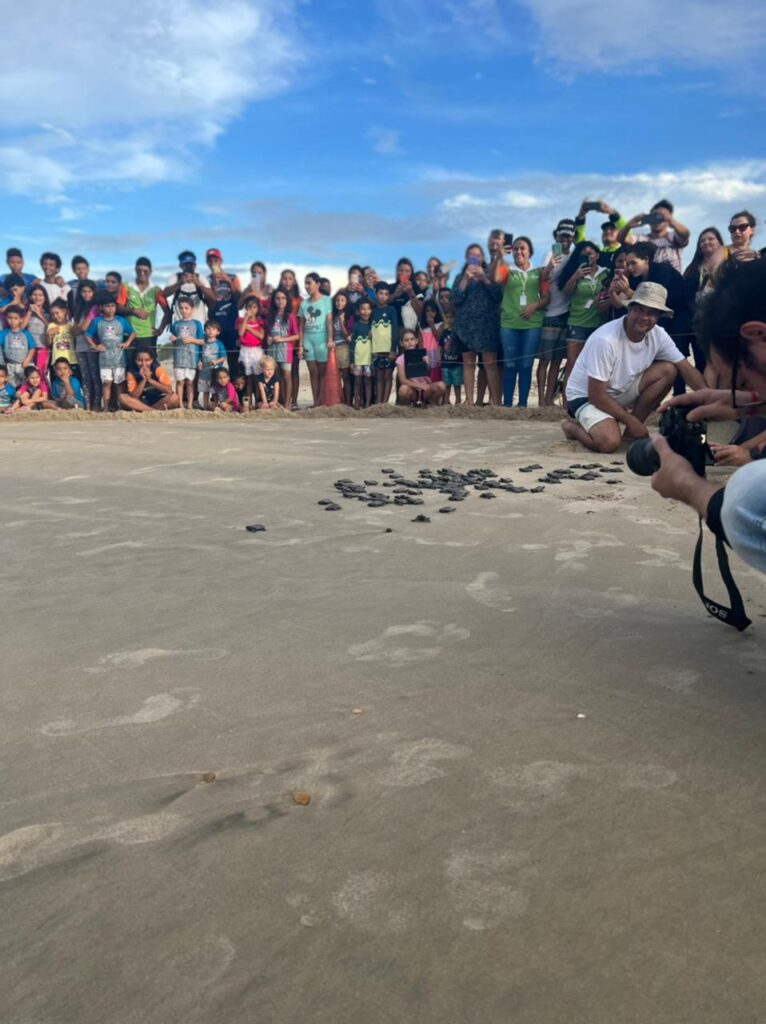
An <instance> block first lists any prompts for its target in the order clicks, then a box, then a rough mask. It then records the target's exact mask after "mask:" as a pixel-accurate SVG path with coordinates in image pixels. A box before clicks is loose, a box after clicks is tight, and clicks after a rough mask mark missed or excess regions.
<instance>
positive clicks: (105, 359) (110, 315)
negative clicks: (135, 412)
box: [85, 293, 136, 411]
mask: <svg viewBox="0 0 766 1024" xmlns="http://www.w3.org/2000/svg"><path fill="white" fill-rule="evenodd" d="M100 305H101V316H97V317H96V319H95V320H94V321H93V323H92V324H91V325H90V327H89V328H88V329H87V330H86V332H85V333H86V334H87V335H88V337H89V338H91V339H92V340H93V341H95V342H96V351H97V352H98V353H99V357H98V371H99V376H100V377H101V384H102V386H103V394H104V410H105V411H107V410H108V409H109V402H110V400H111V397H112V384H114V385H115V389H116V392H117V396H118V398H119V395H120V392H121V391H122V384H123V381H124V380H125V367H126V364H127V360H126V358H125V350H126V349H128V348H130V346H131V345H132V344H133V340H134V339H135V337H136V336H135V334H134V333H133V331H132V330H131V327H130V324H129V323H128V321H127V320H126V319H125V318H124V317H122V316H117V300H116V298H115V297H114V296H113V295H111V294H109V293H106V294H104V295H103V296H102V301H101V304H100Z"/></svg>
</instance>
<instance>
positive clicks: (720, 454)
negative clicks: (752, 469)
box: [710, 444, 753, 466]
mask: <svg viewBox="0 0 766 1024" xmlns="http://www.w3.org/2000/svg"><path fill="white" fill-rule="evenodd" d="M710 450H711V451H712V453H713V458H714V459H715V464H716V466H746V465H747V464H748V462H752V461H753V460H752V456H751V455H750V449H749V448H745V446H744V445H742V444H711V445H710Z"/></svg>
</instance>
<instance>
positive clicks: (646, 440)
mask: <svg viewBox="0 0 766 1024" xmlns="http://www.w3.org/2000/svg"><path fill="white" fill-rule="evenodd" d="M625 461H626V462H627V464H628V469H630V470H632V471H633V472H634V473H635V474H636V475H637V476H651V475H652V474H653V473H656V472H657V470H658V469H659V468H660V457H659V455H658V454H657V449H656V448H655V447H654V443H653V441H652V439H651V437H639V439H638V440H637V441H634V442H633V443H632V444H631V445H630V447H629V448H628V451H627V453H626V455H625Z"/></svg>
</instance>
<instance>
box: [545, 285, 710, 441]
mask: <svg viewBox="0 0 766 1024" xmlns="http://www.w3.org/2000/svg"><path fill="white" fill-rule="evenodd" d="M667 298H668V293H667V291H666V290H665V289H664V288H663V287H662V285H659V284H655V283H653V282H651V281H643V282H642V283H641V284H640V285H639V286H638V288H636V290H635V291H634V292H633V295H632V297H631V299H630V302H629V303H628V312H627V313H626V315H625V316H624V317H622V318H621V319H619V320H612V321H611V322H610V323H606V324H604V325H603V327H599V328H598V330H596V331H594V332H593V334H591V336H590V337H589V338H588V340H587V341H586V343H585V348H584V349H583V350H582V353H581V354H580V357H579V359H578V360H577V362H576V363H575V365H574V368H573V370H572V373H571V375H570V377H569V383H568V385H567V401H568V405H567V411H568V412H569V415H570V417H571V419H567V420H564V421H563V422H562V424H561V427H562V430H563V431H564V433H565V434H566V436H567V437H568V438H571V439H572V440H576V441H580V443H581V444H583V445H585V447H586V448H590V449H591V451H595V452H615V451H617V449H618V448H619V447H620V444H621V443H622V440H623V438H624V439H625V440H633V439H635V438H637V437H647V436H648V434H649V431H648V430H647V429H646V426H645V425H644V421H645V420H646V418H647V416H648V415H649V414H650V413H651V412H653V411H654V410H655V409H656V408H657V406H658V405H659V404H660V402H661V401H662V399H663V398H664V397H665V395H666V394H667V393H668V390H669V389H670V388H671V387H672V385H673V381H674V380H675V379H676V375H677V374H678V373H680V374H681V376H682V377H683V379H684V380H685V381H686V383H687V384H688V385H689V387H690V388H691V389H692V390H693V391H697V390H698V389H699V388H703V387H704V386H705V382H704V380H703V379H702V375H701V374H700V373H699V371H698V370H696V369H695V368H694V367H693V366H692V364H691V363H690V362H689V360H688V359H685V358H684V356H683V355H682V354H681V352H679V350H678V349H677V348H676V346H675V345H674V344H673V339H672V338H671V337H670V335H669V334H668V333H667V331H665V330H663V328H662V327H658V326H657V321H658V320H659V318H660V317H661V316H663V315H665V316H668V315H670V316H672V315H673V311H672V310H671V309H669V308H668V307H667V305H666V302H667ZM620 424H623V425H624V427H625V432H624V434H623V435H621V434H620Z"/></svg>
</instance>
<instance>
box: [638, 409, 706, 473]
mask: <svg viewBox="0 0 766 1024" xmlns="http://www.w3.org/2000/svg"><path fill="white" fill-rule="evenodd" d="M687 411H688V410H687V409H685V408H684V407H683V406H680V405H672V406H671V407H670V408H669V409H666V410H665V412H664V413H663V414H662V416H660V434H661V435H662V436H663V437H664V438H665V440H666V441H667V442H668V444H669V445H670V447H671V448H672V449H673V451H674V452H676V454H678V455H681V456H683V458H685V459H686V461H687V462H688V463H690V465H691V467H692V469H693V470H694V472H695V473H697V475H698V476H703V477H704V475H705V465H706V463H707V455H708V446H707V444H706V442H705V427H704V424H702V423H690V422H689V421H688V419H687V418H686V417H687ZM625 461H626V462H627V464H628V468H629V469H631V470H632V471H633V472H634V473H636V474H637V475H638V476H651V475H652V474H653V473H656V472H657V470H658V469H659V468H660V457H659V455H658V454H657V449H656V448H655V447H654V443H653V441H652V439H651V438H650V437H640V438H639V439H638V440H637V441H634V442H633V443H632V444H631V445H630V447H629V448H628V451H627V453H626V455H625Z"/></svg>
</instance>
